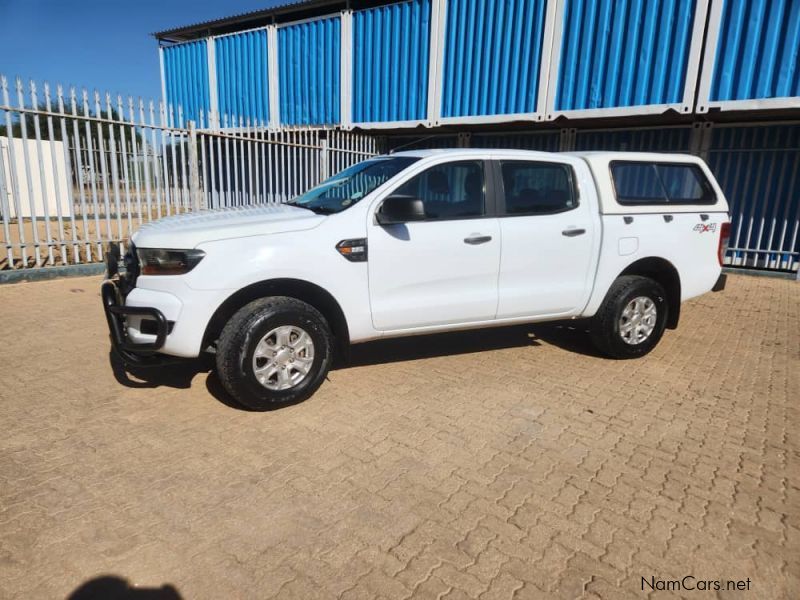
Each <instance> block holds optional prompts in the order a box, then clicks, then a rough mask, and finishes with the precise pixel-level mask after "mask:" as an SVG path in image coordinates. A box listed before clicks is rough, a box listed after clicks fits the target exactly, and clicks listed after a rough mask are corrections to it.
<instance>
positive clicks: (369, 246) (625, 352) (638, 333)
mask: <svg viewBox="0 0 800 600" xmlns="http://www.w3.org/2000/svg"><path fill="white" fill-rule="evenodd" d="M729 227H730V226H729V223H728V206H727V203H726V200H725V197H724V195H723V193H722V191H721V190H720V187H719V185H718V184H717V182H716V180H715V179H714V177H713V175H712V174H711V172H710V171H709V169H708V167H707V166H706V165H705V163H704V162H703V161H702V160H701V159H699V158H697V157H695V156H689V155H677V154H646V153H625V152H584V153H543V152H532V151H518V150H479V149H459V150H425V151H412V152H398V153H395V154H390V155H386V156H378V157H375V158H371V159H369V160H365V161H363V162H361V163H358V164H356V165H354V166H352V167H350V168H348V169H345V170H344V171H342V172H340V173H338V174H337V175H335V176H334V177H331V178H330V179H328V180H326V181H324V182H323V183H321V184H320V185H318V186H316V187H314V188H313V189H311V190H309V191H308V192H306V193H304V194H302V195H301V196H298V197H297V198H294V199H293V200H291V201H289V202H287V203H285V204H267V205H260V206H247V207H239V208H225V209H219V210H208V211H200V212H196V213H190V214H183V215H177V216H172V217H167V218H165V219H161V220H159V221H156V222H152V223H149V224H146V225H144V226H142V227H141V228H140V229H139V230H138V231H137V232H136V233H135V234H134V235H133V236H132V238H131V244H130V245H129V247H128V250H127V253H126V254H125V258H124V261H123V264H124V265H125V268H124V272H122V273H119V272H118V259H119V253H120V250H119V248H116V249H112V251H110V252H109V260H108V269H109V273H108V276H109V278H108V279H107V280H106V281H105V282H104V283H103V286H102V297H103V305H104V308H105V312H106V317H107V320H108V325H109V328H110V332H111V340H112V344H113V347H114V348H115V350H116V351H117V352H118V353H119V354H120V355H121V356H122V358H123V359H124V360H125V361H126V362H127V363H129V364H130V363H133V364H136V363H143V362H147V361H152V360H153V359H154V357H155V358H159V357H162V356H163V355H168V356H173V357H198V356H200V355H201V354H203V353H212V354H214V355H215V361H216V369H217V373H218V376H219V378H220V380H221V381H222V384H223V385H224V387H225V388H226V389H227V391H228V392H229V393H230V394H231V395H232V396H233V397H234V398H235V399H237V400H238V401H239V402H241V403H242V404H244V405H246V406H248V407H251V408H254V409H267V408H270V407H273V406H275V405H276V404H277V405H279V404H284V403H289V402H296V401H299V400H303V399H305V398H307V397H308V396H310V395H311V394H313V393H314V391H315V390H316V389H317V388H318V387H319V386H320V385H321V383H322V382H323V380H324V379H325V376H326V374H327V372H328V369H329V368H330V365H331V361H332V357H333V355H334V352H337V351H344V352H346V351H347V348H349V345H350V344H355V343H359V342H366V341H368V340H375V339H378V338H391V337H398V336H410V335H418V334H428V333H433V332H441V331H449V330H461V329H470V328H479V327H494V326H500V325H508V324H514V323H533V322H539V321H553V320H565V319H586V320H587V324H588V328H589V331H590V335H591V338H592V340H593V341H594V343H595V344H596V345H597V347H598V348H599V349H600V350H601V351H602V352H603V353H604V354H605V355H607V356H609V357H612V358H617V359H625V358H635V357H640V356H643V355H645V354H647V353H648V352H650V350H652V349H653V347H654V346H655V345H656V344H657V343H658V341H659V340H660V339H661V336H662V334H663V333H664V330H665V329H666V328H670V329H673V328H675V327H676V326H677V325H678V318H679V315H680V309H681V302H683V301H684V300H687V299H689V298H693V297H695V296H698V295H700V294H704V293H706V292H709V291H711V290H715V291H716V290H719V289H722V288H723V287H724V283H725V279H724V277H725V276H724V275H722V274H721V266H722V258H723V254H724V252H725V249H726V244H727V240H728V235H729Z"/></svg>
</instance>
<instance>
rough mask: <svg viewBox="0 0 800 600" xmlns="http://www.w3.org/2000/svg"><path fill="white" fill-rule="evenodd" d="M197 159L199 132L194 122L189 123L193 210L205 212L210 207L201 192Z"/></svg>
mask: <svg viewBox="0 0 800 600" xmlns="http://www.w3.org/2000/svg"><path fill="white" fill-rule="evenodd" d="M197 157H198V154H197V130H196V129H195V126H194V121H189V189H190V190H191V197H192V208H193V209H194V210H203V209H205V208H208V206H207V205H206V198H205V195H204V194H203V193H202V191H201V190H200V165H199V162H198V159H197Z"/></svg>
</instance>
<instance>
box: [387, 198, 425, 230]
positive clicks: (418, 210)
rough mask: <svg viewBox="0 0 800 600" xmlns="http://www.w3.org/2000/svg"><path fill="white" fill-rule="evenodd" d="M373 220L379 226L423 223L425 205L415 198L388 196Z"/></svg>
mask: <svg viewBox="0 0 800 600" xmlns="http://www.w3.org/2000/svg"><path fill="white" fill-rule="evenodd" d="M375 219H376V220H377V221H378V223H380V224H381V225H396V224H398V223H408V222H410V221H424V220H425V204H424V203H423V202H422V200H421V199H420V198H417V197H416V196H402V195H396V196H389V197H388V198H386V199H385V200H384V201H383V204H381V207H380V208H379V209H378V212H377V213H376V214H375Z"/></svg>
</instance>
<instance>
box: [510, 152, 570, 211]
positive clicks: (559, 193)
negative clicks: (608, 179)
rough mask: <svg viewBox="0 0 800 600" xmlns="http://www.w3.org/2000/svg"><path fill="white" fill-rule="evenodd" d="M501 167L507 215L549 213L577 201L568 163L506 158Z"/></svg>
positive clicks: (568, 207)
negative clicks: (509, 159) (508, 159)
mask: <svg viewBox="0 0 800 600" xmlns="http://www.w3.org/2000/svg"><path fill="white" fill-rule="evenodd" d="M500 170H501V172H502V175H503V192H504V196H505V214H506V215H547V214H553V213H558V212H563V211H565V210H571V209H573V208H575V207H576V206H577V205H578V200H577V194H576V193H575V186H574V185H573V182H572V169H571V168H570V167H569V166H568V165H563V164H559V163H547V162H529V161H516V160H514V161H507V160H504V161H501V162H500Z"/></svg>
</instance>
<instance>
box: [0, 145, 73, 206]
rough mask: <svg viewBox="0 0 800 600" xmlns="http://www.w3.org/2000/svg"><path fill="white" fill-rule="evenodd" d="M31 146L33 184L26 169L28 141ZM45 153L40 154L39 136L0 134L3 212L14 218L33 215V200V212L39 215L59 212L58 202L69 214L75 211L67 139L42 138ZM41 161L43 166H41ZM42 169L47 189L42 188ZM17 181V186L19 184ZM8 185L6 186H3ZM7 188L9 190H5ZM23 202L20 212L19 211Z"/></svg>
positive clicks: (29, 151)
mask: <svg viewBox="0 0 800 600" xmlns="http://www.w3.org/2000/svg"><path fill="white" fill-rule="evenodd" d="M10 143H13V144H14V147H13V152H14V163H15V164H14V167H15V168H14V169H13V173H12V165H11V156H10V153H11V149H10V148H9V144H10ZM26 143H27V150H28V165H29V168H30V182H31V185H30V187H29V186H28V177H27V175H26V171H25V154H24V149H25V144H26ZM41 148H42V156H41V157H40V156H39V152H38V144H37V143H36V140H27V142H25V141H23V140H22V139H20V138H11V139H10V140H9V138H7V137H0V165H2V174H1V175H0V177H2V180H0V212H1V213H2V214H7V215H9V217H10V218H16V217H18V216H20V217H31V216H33V215H32V214H31V203H33V214H34V215H35V216H36V217H37V218H40V219H41V218H43V217H56V216H58V206H59V205H60V206H61V214H62V216H64V217H66V216H69V215H71V214H72V206H70V201H69V186H70V185H71V184H70V179H69V177H68V173H67V168H66V162H65V160H64V143H63V142H50V141H47V142H44V141H43V142H42V143H41ZM51 152H54V153H55V159H56V164H55V169H54V168H53V155H52V154H51ZM40 161H41V166H42V169H41V171H40V169H39V163H40ZM42 171H43V172H44V190H42V175H41V173H42ZM56 181H57V182H58V198H56V187H55V186H56ZM14 184H16V187H15V185H14ZM3 188H5V189H3ZM15 189H18V190H19V197H18V198H16V200H17V202H16V203H15V201H14V200H15V198H14V190H15ZM3 192H5V193H3ZM17 206H19V215H18V214H17Z"/></svg>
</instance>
